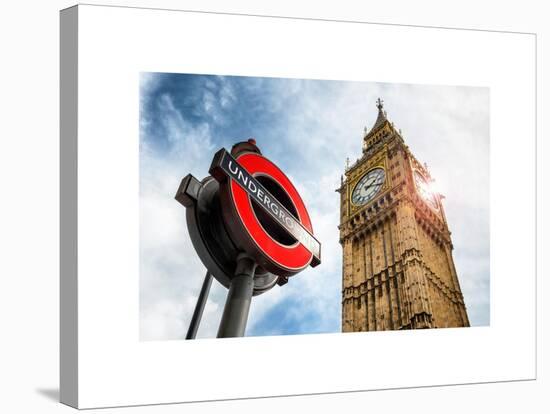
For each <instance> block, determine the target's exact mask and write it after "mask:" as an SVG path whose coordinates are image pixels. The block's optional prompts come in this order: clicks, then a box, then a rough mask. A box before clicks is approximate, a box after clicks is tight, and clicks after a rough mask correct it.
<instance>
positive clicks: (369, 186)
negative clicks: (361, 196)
mask: <svg viewBox="0 0 550 414" xmlns="http://www.w3.org/2000/svg"><path fill="white" fill-rule="evenodd" d="M382 183H383V181H382V182H376V183H372V184H370V185H366V186H364V187H363V189H364V190H366V189H368V188H371V187H373V186H375V185H378V184H382Z"/></svg>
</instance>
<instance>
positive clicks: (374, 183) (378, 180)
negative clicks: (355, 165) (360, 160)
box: [351, 168, 386, 206]
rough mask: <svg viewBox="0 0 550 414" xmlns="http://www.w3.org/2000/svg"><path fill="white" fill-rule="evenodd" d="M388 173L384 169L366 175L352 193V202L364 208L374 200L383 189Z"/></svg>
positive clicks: (377, 169) (371, 171)
mask: <svg viewBox="0 0 550 414" xmlns="http://www.w3.org/2000/svg"><path fill="white" fill-rule="evenodd" d="M385 178H386V172H385V171H384V169H383V168H375V169H374V170H370V171H369V172H368V173H367V174H365V175H364V176H363V177H362V178H361V179H360V180H359V182H358V183H357V185H356V186H355V188H354V189H353V192H352V193H351V202H352V203H353V204H355V205H357V206H362V205H364V204H366V203H368V202H369V201H370V200H372V199H373V198H374V197H375V196H376V194H378V192H379V191H380V189H381V188H382V185H383V184H384V180H385Z"/></svg>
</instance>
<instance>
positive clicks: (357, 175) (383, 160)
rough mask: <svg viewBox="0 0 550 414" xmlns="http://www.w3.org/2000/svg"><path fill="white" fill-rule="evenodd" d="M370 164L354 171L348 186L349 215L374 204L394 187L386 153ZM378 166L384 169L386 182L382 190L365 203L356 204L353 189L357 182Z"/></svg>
mask: <svg viewBox="0 0 550 414" xmlns="http://www.w3.org/2000/svg"><path fill="white" fill-rule="evenodd" d="M368 164H370V165H365V166H364V168H361V167H359V168H358V169H357V171H354V172H353V173H352V177H353V178H352V177H350V178H351V180H350V184H349V185H348V186H347V199H348V206H349V210H348V214H349V216H350V217H351V216H353V215H354V214H355V213H357V212H358V211H359V210H362V209H363V208H365V207H367V206H368V205H370V204H372V203H373V202H374V201H375V200H376V199H378V198H379V197H380V196H381V195H383V194H384V193H386V192H387V191H388V190H389V189H391V187H392V179H391V177H390V174H388V167H387V156H386V154H384V155H382V156H380V157H377V158H376V159H374V160H373V161H372V163H368ZM377 168H381V169H382V170H384V178H385V179H384V183H383V184H382V186H381V187H380V190H379V191H378V193H377V194H376V196H374V197H373V198H372V199H371V200H369V201H368V202H367V203H365V204H361V205H357V204H355V203H354V202H353V201H352V200H351V199H352V194H353V190H354V189H355V187H356V186H357V183H358V182H359V181H360V180H361V178H363V177H364V176H365V175H367V174H368V173H370V172H371V171H372V170H375V169H377Z"/></svg>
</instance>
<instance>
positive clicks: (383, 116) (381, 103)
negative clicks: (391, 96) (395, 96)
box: [371, 98, 388, 131]
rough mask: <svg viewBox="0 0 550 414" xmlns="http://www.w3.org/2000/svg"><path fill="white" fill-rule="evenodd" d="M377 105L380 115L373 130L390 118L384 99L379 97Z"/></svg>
mask: <svg viewBox="0 0 550 414" xmlns="http://www.w3.org/2000/svg"><path fill="white" fill-rule="evenodd" d="M376 107H377V108H378V117H377V118H376V122H375V123H374V125H373V126H372V128H371V131H372V130H374V129H376V128H378V127H379V126H380V125H382V124H383V123H384V122H385V121H387V120H388V119H387V118H386V111H384V101H383V100H382V99H380V98H378V99H377V100H376Z"/></svg>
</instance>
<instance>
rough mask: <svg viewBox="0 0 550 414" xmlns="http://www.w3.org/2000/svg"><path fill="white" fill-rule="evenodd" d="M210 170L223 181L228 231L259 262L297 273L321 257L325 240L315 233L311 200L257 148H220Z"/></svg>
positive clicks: (283, 272)
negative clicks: (238, 151)
mask: <svg viewBox="0 0 550 414" xmlns="http://www.w3.org/2000/svg"><path fill="white" fill-rule="evenodd" d="M209 172H210V174H211V175H212V176H213V177H214V178H215V179H216V180H217V181H218V182H219V183H220V201H221V204H222V214H223V217H224V222H225V224H226V226H227V229H228V231H229V232H230V233H231V235H232V238H233V239H234V240H235V241H236V243H237V244H238V245H239V246H238V247H239V248H240V249H242V250H243V251H245V252H246V253H248V254H249V255H251V256H252V257H254V259H255V260H256V262H257V263H258V265H260V266H262V267H263V268H265V269H266V270H267V271H269V272H272V273H274V274H277V275H280V276H292V275H294V274H296V273H298V272H300V271H301V270H304V269H305V268H306V267H307V266H309V265H311V266H316V265H318V264H319V263H320V262H321V244H320V243H319V241H318V240H317V239H316V238H315V237H314V235H313V227H312V225H311V219H310V217H309V214H308V212H307V209H306V206H305V204H304V202H303V200H302V198H301V197H300V195H299V194H298V191H297V190H296V188H295V187H294V185H293V184H292V182H291V181H290V180H289V179H288V177H287V176H286V175H285V174H284V173H283V172H282V171H281V170H280V169H279V168H278V167H277V166H276V165H275V164H274V163H273V162H271V161H270V160H268V159H267V158H265V157H264V156H262V155H261V154H259V153H256V152H244V153H241V154H239V155H237V156H236V158H233V156H232V155H231V154H230V153H228V152H227V151H226V150H225V149H221V150H219V151H218V152H217V153H216V154H215V156H214V159H213V161H212V166H211V167H210V171H209Z"/></svg>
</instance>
